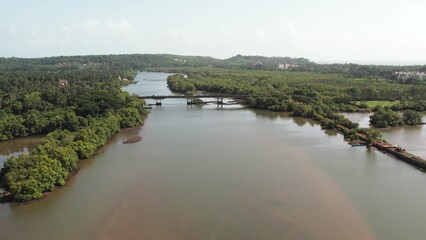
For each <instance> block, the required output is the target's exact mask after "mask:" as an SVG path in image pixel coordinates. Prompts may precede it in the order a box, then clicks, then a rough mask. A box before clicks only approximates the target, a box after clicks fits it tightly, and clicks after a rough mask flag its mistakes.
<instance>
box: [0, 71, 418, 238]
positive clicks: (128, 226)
mask: <svg viewBox="0 0 426 240" xmlns="http://www.w3.org/2000/svg"><path fill="white" fill-rule="evenodd" d="M166 77H167V74H162V73H145V72H142V73H140V74H139V75H138V77H137V80H139V82H138V83H137V84H135V85H131V86H128V87H126V90H127V91H129V92H131V93H136V94H143V95H152V94H171V93H170V91H169V90H168V89H167V85H166V81H165V78H166ZM134 135H140V136H142V138H143V139H142V141H140V142H138V143H135V144H122V141H124V140H125V139H127V138H128V137H130V136H134ZM425 181H426V175H425V174H424V173H423V172H421V171H418V170H417V169H415V168H413V167H411V166H409V165H407V164H405V163H403V162H401V161H399V160H396V159H394V158H392V157H389V156H387V155H385V154H382V153H380V152H378V151H370V150H368V149H366V148H361V147H350V146H349V145H348V144H347V143H345V142H344V141H343V139H342V136H341V135H339V134H337V133H336V132H334V131H323V130H321V128H320V126H319V125H317V124H315V123H314V122H312V121H310V120H307V119H303V118H292V117H290V116H289V115H288V114H285V113H271V112H265V111H254V110H250V109H246V108H244V107H242V106H239V105H234V106H223V107H218V106H216V105H214V104H213V105H205V106H201V107H200V106H187V105H186V100H176V99H175V100H165V101H163V106H159V107H154V109H153V110H152V111H151V113H150V114H149V116H148V117H147V119H146V120H145V124H144V126H142V127H141V128H134V129H127V130H124V131H121V132H120V133H119V134H116V135H115V136H114V137H113V138H112V139H111V140H110V141H109V143H108V144H107V145H106V146H105V147H103V148H102V149H100V150H99V152H98V154H97V155H96V156H95V157H93V158H91V159H88V160H84V161H82V162H81V163H80V165H79V171H78V173H77V174H76V176H74V177H73V178H71V179H70V180H69V181H68V182H67V186H66V187H64V188H61V189H59V190H58V191H55V192H54V193H52V194H49V195H47V196H46V197H45V198H44V199H42V200H40V201H35V202H31V203H26V204H16V203H12V204H0V238H1V239H149V240H156V239H327V240H328V239H386V240H388V239H391V240H392V239H423V238H424V236H425V235H426V229H425V228H424V226H423V222H424V221H426V209H425V208H424V207H423V206H424V203H425V202H426V186H425V185H424V184H423V183H424V182H425Z"/></svg>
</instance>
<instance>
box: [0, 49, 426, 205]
mask: <svg viewBox="0 0 426 240" xmlns="http://www.w3.org/2000/svg"><path fill="white" fill-rule="evenodd" d="M283 64H290V65H292V66H297V67H291V68H288V69H287V68H286V69H282V68H280V67H279V66H282V65H283ZM290 65H289V66H290ZM142 69H143V70H145V71H164V72H171V73H178V74H175V75H172V76H170V77H169V78H168V85H169V87H170V89H171V90H173V91H176V92H184V93H191V92H194V91H208V92H217V93H224V94H237V95H251V96H252V97H249V98H248V99H247V105H248V106H249V107H251V108H254V109H264V110H269V111H277V112H292V113H293V116H296V117H306V118H311V119H314V120H316V121H317V122H318V123H320V125H321V126H322V128H324V129H336V126H343V127H344V128H347V129H348V130H347V131H343V133H344V135H345V136H346V137H348V138H349V139H351V140H355V139H359V135H358V134H364V135H365V136H366V138H367V139H366V142H367V144H372V143H374V141H376V140H379V139H380V137H381V136H380V132H378V131H377V130H376V129H371V128H358V124H356V123H353V122H351V121H350V120H348V119H346V118H344V117H343V116H341V115H340V114H339V112H356V111H360V112H362V111H373V112H375V113H382V117H383V116H384V120H383V119H380V120H379V121H377V122H378V123H377V124H376V125H383V126H386V124H387V125H392V124H394V123H395V122H396V123H398V124H400V123H401V121H399V120H398V119H397V121H393V120H394V119H393V117H395V114H394V113H393V112H394V111H402V110H406V111H407V110H410V111H411V112H409V113H407V114H405V115H406V116H405V117H404V116H402V118H401V119H403V120H402V121H403V122H405V123H406V124H409V125H417V124H418V121H417V120H418V114H417V112H420V111H425V110H426V80H423V79H413V78H408V79H405V78H399V77H398V76H396V75H395V74H394V73H395V72H404V71H405V72H422V71H426V66H373V65H357V64H316V63H314V62H311V61H309V60H307V59H304V58H289V57H283V58H280V57H273V58H268V57H260V56H241V55H237V56H235V57H231V58H229V59H225V60H219V59H214V58H210V57H192V56H177V55H169V54H160V55H153V54H131V55H104V56H96V55H94V56H70V57H63V56H61V57H50V58H38V59H20V58H0V107H1V110H0V140H7V139H12V138H15V137H22V136H33V135H39V134H44V135H46V137H45V138H44V139H43V141H42V142H41V143H40V144H39V145H37V146H36V148H35V149H34V150H33V151H31V152H30V154H23V155H20V156H19V157H12V158H10V159H8V160H6V162H5V164H4V167H3V168H2V169H1V171H0V182H1V186H2V187H3V188H4V189H5V190H6V191H7V192H6V193H5V194H4V195H5V198H4V199H7V200H13V201H30V200H33V199H38V198H40V197H42V196H43V193H44V192H50V191H53V190H54V189H55V186H62V185H64V184H65V181H66V179H67V177H68V176H69V173H72V172H74V171H76V169H77V163H78V161H80V160H82V159H86V158H89V157H91V156H92V155H93V154H94V153H95V151H96V149H98V148H99V147H101V146H103V145H104V144H105V143H106V142H107V140H108V139H109V138H110V137H111V136H112V135H113V134H114V133H116V132H117V131H119V129H120V128H126V127H133V126H136V125H139V124H141V123H142V120H141V119H142V116H144V115H146V114H147V111H146V110H145V108H146V105H145V102H143V101H141V100H138V99H137V98H136V97H134V96H130V95H129V94H128V93H127V92H124V91H122V90H121V87H123V86H125V85H127V84H131V83H132V82H134V77H135V76H136V74H137V71H138V70H142ZM367 101H370V102H367ZM371 101H387V102H388V103H389V102H391V103H392V104H388V105H380V104H377V103H378V102H371ZM199 103H200V104H201V102H199ZM374 103H375V105H374V106H373V104H374ZM383 113H386V114H383ZM410 118H412V119H410ZM413 119H414V120H413ZM129 140H130V139H129ZM139 140H140V139H139Z"/></svg>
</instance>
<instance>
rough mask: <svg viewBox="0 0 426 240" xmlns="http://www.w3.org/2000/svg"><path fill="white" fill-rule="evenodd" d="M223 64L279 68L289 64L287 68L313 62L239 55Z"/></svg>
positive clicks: (300, 59)
mask: <svg viewBox="0 0 426 240" xmlns="http://www.w3.org/2000/svg"><path fill="white" fill-rule="evenodd" d="M221 64H223V66H230V67H240V68H260V69H278V68H279V66H281V67H282V68H285V64H287V66H288V67H287V68H291V67H296V66H297V67H299V66H305V65H309V64H313V63H312V62H311V61H309V60H308V59H306V58H291V57H262V56H242V55H237V56H234V57H231V58H228V59H225V60H224V61H223V62H222V63H221ZM283 65H284V66H283Z"/></svg>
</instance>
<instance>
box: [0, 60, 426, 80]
mask: <svg viewBox="0 0 426 240" xmlns="http://www.w3.org/2000/svg"><path fill="white" fill-rule="evenodd" d="M180 67H186V68H188V67H190V68H192V67H213V68H235V69H258V70H281V71H300V72H306V71H308V72H316V73H334V74H342V75H346V76H350V77H357V78H383V79H389V80H393V81H399V82H402V83H405V82H406V81H408V82H410V83H414V84H416V83H424V82H425V81H426V77H423V76H426V74H425V73H426V65H425V66H420V65H419V66H376V65H359V64H317V63H314V62H311V61H309V60H308V59H306V58H291V57H263V56H242V55H237V56H234V57H231V58H228V59H224V60H222V59H215V58H212V57H204V56H180V55H172V54H122V55H88V56H58V57H47V58H0V72H1V71H27V70H37V71H61V70H79V69H86V68H90V69H100V70H102V69H108V70H144V69H147V68H161V69H162V68H180ZM398 73H399V75H398ZM0 74H1V73H0ZM400 76H406V77H404V78H401V77H400ZM411 76H414V77H411ZM416 76H422V77H417V78H416Z"/></svg>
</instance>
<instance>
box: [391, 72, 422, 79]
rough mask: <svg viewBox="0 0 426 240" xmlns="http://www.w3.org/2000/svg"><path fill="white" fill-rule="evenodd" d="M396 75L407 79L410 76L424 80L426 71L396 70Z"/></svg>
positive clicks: (398, 77)
mask: <svg viewBox="0 0 426 240" xmlns="http://www.w3.org/2000/svg"><path fill="white" fill-rule="evenodd" d="M394 75H395V76H396V78H397V79H398V80H399V79H402V80H407V79H409V78H413V79H419V80H424V79H426V73H424V72H395V73H394Z"/></svg>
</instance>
